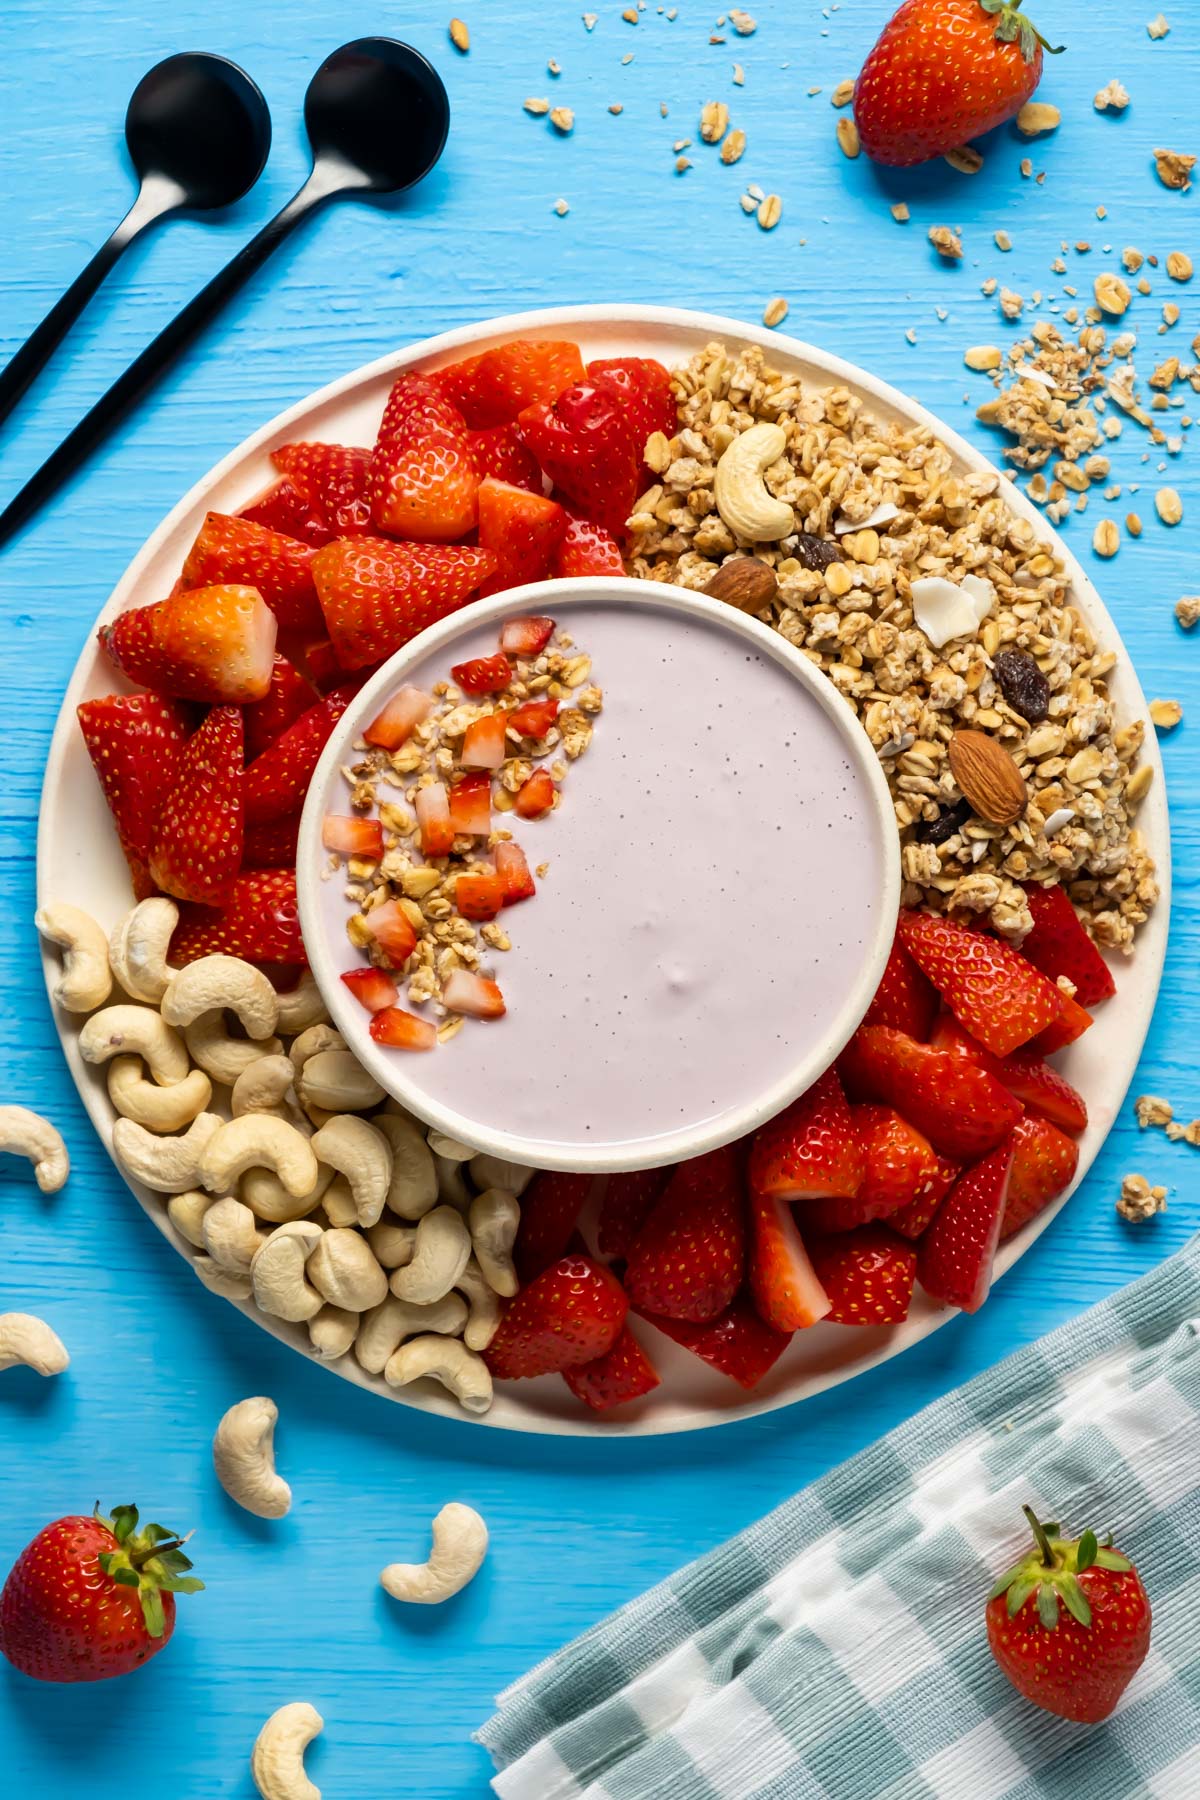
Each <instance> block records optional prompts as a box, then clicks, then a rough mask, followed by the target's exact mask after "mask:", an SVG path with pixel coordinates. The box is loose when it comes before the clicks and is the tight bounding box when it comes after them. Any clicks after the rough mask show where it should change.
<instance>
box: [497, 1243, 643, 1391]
mask: <svg viewBox="0 0 1200 1800" xmlns="http://www.w3.org/2000/svg"><path fill="white" fill-rule="evenodd" d="M628 1311H629V1301H628V1299H627V1297H626V1295H625V1294H624V1293H623V1292H622V1289H621V1286H620V1283H619V1282H618V1281H617V1280H616V1278H615V1277H614V1276H613V1275H610V1274H609V1272H608V1270H607V1269H606V1268H605V1267H604V1266H603V1264H602V1263H598V1262H595V1261H594V1260H593V1259H592V1258H591V1257H590V1256H564V1257H561V1258H560V1259H559V1261H557V1262H554V1263H551V1265H550V1267H549V1268H548V1269H543V1270H542V1272H541V1274H540V1275H538V1276H537V1278H536V1279H535V1280H534V1281H531V1282H530V1284H529V1286H528V1287H524V1288H522V1289H521V1291H520V1293H519V1294H518V1295H517V1297H516V1299H515V1300H513V1301H512V1303H511V1305H510V1306H509V1307H508V1308H507V1310H506V1312H505V1314H504V1317H503V1318H502V1319H501V1321H500V1325H499V1328H498V1330H497V1332H496V1335H495V1337H494V1338H493V1339H492V1341H491V1343H490V1344H489V1345H488V1347H487V1349H486V1350H485V1351H484V1353H483V1356H484V1361H485V1362H486V1363H487V1365H488V1367H489V1368H490V1370H491V1371H492V1374H493V1375H494V1376H496V1377H497V1379H498V1380H501V1381H515V1380H519V1379H520V1378H521V1377H523V1376H530V1375H550V1374H553V1373H555V1371H561V1370H563V1369H571V1368H579V1367H581V1366H582V1365H583V1364H584V1363H591V1362H595V1360H596V1358H597V1357H598V1356H603V1355H604V1354H605V1352H606V1351H608V1350H610V1349H611V1348H612V1346H613V1345H614V1344H615V1343H616V1341H617V1338H618V1336H619V1335H620V1332H621V1327H622V1326H623V1325H624V1323H625V1315H626V1314H627V1312H628Z"/></svg>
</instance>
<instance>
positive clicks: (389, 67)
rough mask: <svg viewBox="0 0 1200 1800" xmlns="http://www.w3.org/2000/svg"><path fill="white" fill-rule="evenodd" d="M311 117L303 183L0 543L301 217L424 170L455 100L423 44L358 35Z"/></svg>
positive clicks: (54, 471)
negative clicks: (420, 47)
mask: <svg viewBox="0 0 1200 1800" xmlns="http://www.w3.org/2000/svg"><path fill="white" fill-rule="evenodd" d="M304 123H305V126H306V128H307V130H308V137H309V142H310V144H311V145H312V152H313V167H312V173H311V175H310V176H309V178H308V180H307V181H306V182H305V183H304V185H303V187H302V188H300V190H299V192H298V193H296V194H293V196H292V198H291V199H290V200H289V201H288V203H287V205H286V206H285V207H284V208H283V210H282V211H281V212H278V213H276V215H275V217H274V218H273V219H272V220H271V221H270V223H269V224H267V225H264V227H263V229H262V230H261V231H260V232H259V234H258V236H257V237H255V238H251V240H250V242H249V243H248V244H247V245H246V246H245V248H244V249H242V250H240V251H239V252H238V254H237V255H236V256H235V257H234V259H233V261H232V262H230V263H227V264H226V265H225V267H224V268H223V269H222V270H221V271H220V273H219V274H217V275H214V277H213V279H212V280H211V281H210V282H209V284H208V286H207V287H205V288H202V289H201V290H200V292H199V293H198V294H197V295H196V297H195V299H194V300H190V301H189V302H188V304H187V305H186V306H185V307H184V308H183V310H182V312H180V313H177V314H176V316H175V318H174V319H172V321H171V323H170V324H169V325H168V326H166V327H165V329H164V330H162V331H160V332H159V334H158V336H157V337H156V338H155V339H154V341H153V343H151V344H148V345H147V347H146V349H145V350H143V351H142V353H141V355H140V356H139V357H137V359H136V360H135V361H134V362H132V363H131V364H130V366H129V368H128V369H126V371H125V373H124V374H123V375H121V376H119V377H118V378H117V380H116V381H114V383H113V385H112V386H111V387H110V388H109V390H108V392H107V393H106V394H105V395H103V397H102V398H101V399H100V400H98V401H97V402H96V404H95V406H93V408H92V410H91V412H89V413H87V414H86V415H85V416H84V418H82V419H81V420H80V422H79V424H78V425H76V427H75V429H74V430H73V431H72V432H71V433H70V435H69V436H68V437H66V438H64V440H63V442H62V443H61V444H60V445H59V447H58V449H57V450H55V451H54V453H53V455H51V456H49V457H48V458H47V459H46V461H45V462H44V463H43V464H42V466H41V468H40V469H39V470H38V472H37V474H36V475H34V476H32V477H31V479H30V480H29V481H27V482H26V483H25V486H24V487H23V488H22V489H21V491H20V493H19V494H17V496H16V497H15V499H13V500H11V501H10V502H9V504H8V506H6V507H5V509H4V511H3V512H0V544H4V543H7V542H8V540H9V538H11V537H12V535H13V533H14V532H15V531H17V530H19V529H20V527H21V526H22V525H23V524H25V522H26V520H27V519H30V518H32V516H33V514H34V513H35V512H37V510H38V508H39V507H40V506H41V504H42V502H43V501H44V500H48V499H49V497H50V495H51V494H53V493H54V492H55V491H56V490H57V489H58V488H59V487H61V485H62V483H63V482H64V481H65V480H66V479H67V477H68V476H69V475H70V474H72V473H73V472H74V470H76V469H77V468H78V467H79V465H80V464H81V463H82V462H83V461H84V460H85V459H86V458H87V457H88V456H89V455H90V453H91V452H92V451H93V450H94V449H95V448H96V446H97V445H98V444H99V443H101V442H102V441H103V440H104V438H106V437H107V436H108V434H109V432H110V431H111V430H112V429H113V427H114V425H116V424H117V422H118V420H120V419H122V418H123V417H124V416H125V414H126V413H127V412H128V411H129V410H130V408H131V407H132V406H134V405H136V403H137V402H138V401H139V400H141V399H142V398H143V396H144V395H145V394H147V393H148V392H149V390H150V389H151V387H153V385H154V383H155V382H156V381H157V380H158V377H159V376H160V375H161V374H162V373H163V371H164V370H165V369H167V368H168V367H169V366H170V364H171V363H172V362H174V360H175V358H176V357H177V356H178V355H179V354H180V352H181V351H182V350H184V349H186V348H187V346H188V345H189V344H190V343H192V342H193V341H194V339H196V338H197V337H199V335H200V333H201V331H203V329H204V327H205V326H206V325H207V324H208V323H209V321H210V320H211V319H213V318H215V316H216V315H217V313H218V312H220V310H221V308H222V307H223V306H224V305H225V302H226V301H227V300H229V299H231V298H232V296H233V295H234V294H236V292H237V291H238V289H239V288H240V287H241V286H242V285H243V283H244V282H246V281H247V280H249V278H250V276H251V275H252V274H253V273H254V271H255V270H256V269H257V268H258V267H259V266H260V265H261V264H262V263H264V262H265V261H266V259H267V257H268V256H269V255H270V254H271V252H272V250H274V249H275V247H276V245H278V244H280V243H282V242H283V240H284V238H285V237H287V235H288V233H289V232H290V231H292V230H294V228H295V227H296V226H297V225H298V224H299V223H300V221H301V219H303V218H306V217H307V215H308V214H309V213H310V212H312V211H313V210H314V209H315V208H316V207H318V206H321V205H323V204H324V202H325V201H327V200H333V199H336V198H338V196H339V195H342V194H364V195H371V194H395V193H399V192H401V191H402V190H403V189H404V188H409V187H412V186H413V184H414V182H417V181H420V180H421V178H422V176H424V175H427V174H428V173H429V171H430V170H431V169H432V168H433V166H434V164H435V163H436V162H437V160H438V158H439V157H440V156H441V154H442V149H443V147H444V145H445V142H446V134H447V132H448V131H449V129H450V102H449V101H448V100H447V98H446V90H445V88H444V87H443V86H442V81H441V77H440V76H439V75H438V73H437V70H436V69H434V68H433V67H432V66H431V64H429V63H428V62H426V60H425V58H424V57H423V56H422V55H421V54H420V53H419V52H418V51H416V50H413V49H412V48H411V47H410V46H409V45H408V44H400V43H397V42H396V41H395V39H394V38H377V37H375V38H359V39H357V40H356V41H355V42H354V43H352V44H343V46H342V48H341V49H340V50H335V51H334V52H333V55H332V56H329V57H327V58H326V60H325V61H324V62H323V63H322V64H321V67H320V68H319V69H318V70H317V72H316V74H315V75H314V76H313V78H312V80H311V82H310V83H309V86H308V92H307V94H306V95H305V96H304Z"/></svg>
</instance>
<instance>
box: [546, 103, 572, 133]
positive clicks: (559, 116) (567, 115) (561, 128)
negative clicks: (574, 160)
mask: <svg viewBox="0 0 1200 1800" xmlns="http://www.w3.org/2000/svg"><path fill="white" fill-rule="evenodd" d="M550 123H551V124H552V125H553V127H554V129H555V131H557V132H559V133H560V134H561V135H562V136H563V137H568V136H569V135H570V133H571V132H572V131H574V129H575V114H574V113H573V112H572V111H571V108H570V107H569V106H554V107H551V109H550Z"/></svg>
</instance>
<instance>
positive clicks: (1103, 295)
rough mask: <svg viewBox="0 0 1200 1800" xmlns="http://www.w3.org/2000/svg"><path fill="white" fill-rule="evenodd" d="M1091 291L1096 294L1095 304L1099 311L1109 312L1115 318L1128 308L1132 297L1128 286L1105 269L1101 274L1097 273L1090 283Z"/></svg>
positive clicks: (1117, 276)
mask: <svg viewBox="0 0 1200 1800" xmlns="http://www.w3.org/2000/svg"><path fill="white" fill-rule="evenodd" d="M1092 292H1093V293H1094V294H1095V296H1096V305H1097V306H1098V307H1099V308H1100V310H1101V312H1106V313H1111V314H1112V315H1113V316H1114V317H1116V318H1120V316H1121V314H1122V313H1123V312H1125V311H1127V310H1128V307H1129V302H1130V300H1131V299H1132V295H1131V294H1130V292H1129V288H1128V287H1127V285H1126V284H1125V282H1123V281H1122V280H1121V277H1120V276H1119V275H1113V274H1110V273H1108V272H1107V271H1106V272H1105V273H1104V274H1103V275H1097V277H1096V279H1095V281H1094V282H1093V283H1092Z"/></svg>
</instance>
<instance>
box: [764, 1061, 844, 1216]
mask: <svg viewBox="0 0 1200 1800" xmlns="http://www.w3.org/2000/svg"><path fill="white" fill-rule="evenodd" d="M863 1172H864V1160H863V1149H862V1145H861V1144H860V1143H859V1141H858V1136H857V1133H856V1132H855V1129H854V1122H853V1120H852V1119H851V1116H850V1108H849V1107H848V1106H847V1105H846V1097H845V1095H844V1094H843V1092H842V1085H841V1082H840V1081H839V1080H838V1076H837V1071H836V1069H827V1070H826V1071H825V1073H824V1075H822V1076H820V1077H819V1078H818V1079H817V1080H816V1081H815V1082H814V1083H813V1085H812V1087H810V1088H809V1089H808V1091H807V1092H806V1093H803V1094H801V1095H800V1097H799V1099H797V1100H793V1101H792V1104H791V1105H790V1106H788V1107H785V1109H784V1111H783V1112H781V1113H780V1114H779V1115H778V1117H777V1118H774V1119H772V1120H771V1121H770V1122H769V1124H766V1125H764V1126H763V1127H762V1128H761V1129H760V1130H759V1131H758V1132H756V1134H755V1137H754V1143H753V1147H752V1148H751V1151H750V1186H751V1188H752V1189H753V1191H754V1192H755V1193H756V1194H769V1195H774V1196H777V1197H778V1198H779V1199H782V1200H802V1199H808V1200H812V1199H819V1198H821V1197H822V1196H825V1195H828V1196H841V1197H843V1198H845V1197H847V1196H852V1195H854V1194H857V1192H858V1189H859V1185H860V1183H861V1181H862V1178H863Z"/></svg>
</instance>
